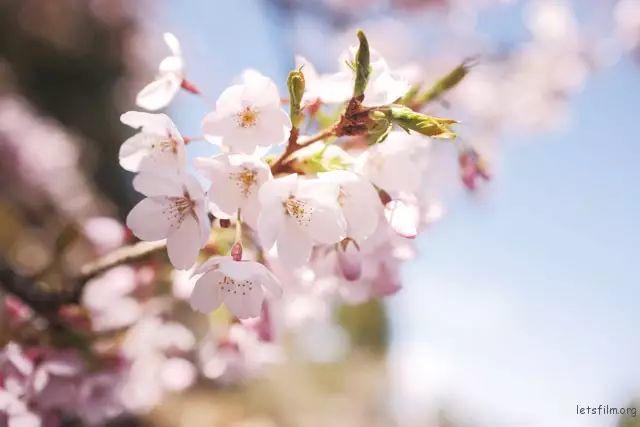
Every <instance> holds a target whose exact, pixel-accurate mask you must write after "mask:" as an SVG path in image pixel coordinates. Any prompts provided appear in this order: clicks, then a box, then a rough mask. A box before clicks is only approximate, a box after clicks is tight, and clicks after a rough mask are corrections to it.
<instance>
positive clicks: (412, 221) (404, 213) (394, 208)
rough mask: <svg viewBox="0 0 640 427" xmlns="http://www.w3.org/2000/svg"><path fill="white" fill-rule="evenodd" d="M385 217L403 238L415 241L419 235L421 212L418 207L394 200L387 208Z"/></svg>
mask: <svg viewBox="0 0 640 427" xmlns="http://www.w3.org/2000/svg"><path fill="white" fill-rule="evenodd" d="M384 216H385V218H386V219H387V222H388V223H389V225H390V226H391V228H393V230H394V231H395V232H396V233H398V234H399V235H401V236H402V237H407V238H409V239H413V238H414V237H416V235H417V234H418V224H419V223H420V212H419V210H418V207H417V206H416V205H414V204H410V203H406V202H404V201H402V200H392V201H391V202H389V203H387V205H386V206H385V208H384Z"/></svg>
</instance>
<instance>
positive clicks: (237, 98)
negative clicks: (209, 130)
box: [215, 85, 244, 117]
mask: <svg viewBox="0 0 640 427" xmlns="http://www.w3.org/2000/svg"><path fill="white" fill-rule="evenodd" d="M243 91H244V86H243V85H233V86H229V87H228V88H226V89H225V90H224V91H222V93H221V94H220V96H219V97H218V99H217V100H216V110H215V112H216V113H218V114H219V116H220V117H229V116H233V115H235V114H236V113H237V112H238V111H240V110H241V109H242V93H243Z"/></svg>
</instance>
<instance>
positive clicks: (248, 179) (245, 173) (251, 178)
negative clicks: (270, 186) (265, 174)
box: [229, 168, 258, 197]
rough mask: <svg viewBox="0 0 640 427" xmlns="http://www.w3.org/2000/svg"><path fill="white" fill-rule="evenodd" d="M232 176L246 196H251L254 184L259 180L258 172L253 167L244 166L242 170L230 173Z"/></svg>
mask: <svg viewBox="0 0 640 427" xmlns="http://www.w3.org/2000/svg"><path fill="white" fill-rule="evenodd" d="M229 176H230V178H231V179H232V180H233V181H234V182H235V184H236V186H237V187H239V188H240V191H241V192H242V195H243V196H244V197H249V195H250V194H251V190H252V187H253V185H254V184H255V183H256V182H257V181H258V174H257V173H256V171H254V170H252V169H247V168H242V171H241V172H234V173H230V174H229Z"/></svg>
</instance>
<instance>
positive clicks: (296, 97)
mask: <svg viewBox="0 0 640 427" xmlns="http://www.w3.org/2000/svg"><path fill="white" fill-rule="evenodd" d="M287 87H288V88H289V111H290V112H289V114H290V116H291V123H292V124H293V127H294V128H298V127H300V124H301V123H302V119H303V118H304V115H303V114H302V113H301V111H302V109H301V108H300V103H301V102H302V95H303V94H304V87H305V82H304V74H302V68H301V69H299V70H294V71H291V72H290V73H289V78H288V79H287Z"/></svg>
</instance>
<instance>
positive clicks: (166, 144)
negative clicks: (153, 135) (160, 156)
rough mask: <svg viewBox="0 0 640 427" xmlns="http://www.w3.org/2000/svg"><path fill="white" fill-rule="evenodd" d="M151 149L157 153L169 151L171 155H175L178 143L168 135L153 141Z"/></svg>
mask: <svg viewBox="0 0 640 427" xmlns="http://www.w3.org/2000/svg"><path fill="white" fill-rule="evenodd" d="M151 149H153V150H159V151H171V152H173V153H177V152H178V141H176V139H175V138H174V137H172V136H171V135H170V134H169V135H167V136H166V137H165V138H163V139H160V140H155V141H154V142H153V143H152V144H151Z"/></svg>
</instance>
